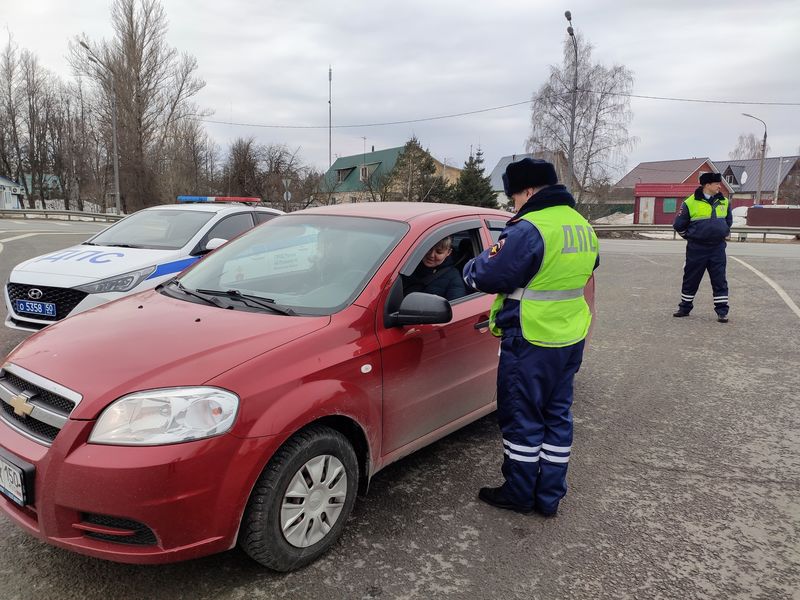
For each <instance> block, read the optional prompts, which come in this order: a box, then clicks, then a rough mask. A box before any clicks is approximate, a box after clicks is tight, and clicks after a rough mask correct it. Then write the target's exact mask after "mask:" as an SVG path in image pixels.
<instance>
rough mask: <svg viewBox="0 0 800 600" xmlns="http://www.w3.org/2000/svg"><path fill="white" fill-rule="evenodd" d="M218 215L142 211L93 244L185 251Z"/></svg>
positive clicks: (190, 212) (102, 234)
mask: <svg viewBox="0 0 800 600" xmlns="http://www.w3.org/2000/svg"><path fill="white" fill-rule="evenodd" d="M214 214H215V213H213V212H201V211H195V210H142V211H139V212H137V213H133V214H132V215H131V216H129V217H126V218H124V219H123V220H122V221H119V222H118V223H115V224H114V225H112V226H111V227H109V228H108V229H106V230H105V231H102V232H101V233H99V234H97V235H96V236H94V237H93V238H92V239H90V240H89V243H91V244H95V245H97V246H118V245H122V246H133V247H135V248H153V249H158V250H177V249H178V248H183V247H184V246H185V245H186V244H187V242H188V241H189V240H191V239H192V238H193V237H194V235H195V234H196V233H197V232H198V231H200V229H201V228H202V227H203V225H205V224H206V223H208V221H209V220H210V219H211V217H213V216H214Z"/></svg>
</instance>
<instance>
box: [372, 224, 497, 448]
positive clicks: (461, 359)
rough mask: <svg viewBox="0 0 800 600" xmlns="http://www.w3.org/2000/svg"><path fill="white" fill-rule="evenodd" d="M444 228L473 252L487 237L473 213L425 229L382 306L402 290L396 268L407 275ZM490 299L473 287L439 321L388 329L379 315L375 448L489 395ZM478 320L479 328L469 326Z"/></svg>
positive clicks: (419, 433) (476, 405)
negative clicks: (379, 408) (379, 433)
mask: <svg viewBox="0 0 800 600" xmlns="http://www.w3.org/2000/svg"><path fill="white" fill-rule="evenodd" d="M448 235H451V236H453V235H454V236H456V237H457V238H460V239H461V240H464V239H470V240H472V246H473V247H472V255H473V256H474V255H476V254H478V253H479V252H481V251H482V250H483V249H484V247H485V246H486V243H487V241H486V236H485V235H484V233H483V231H482V225H481V222H480V220H478V219H477V218H473V219H461V220H459V221H456V222H449V223H447V224H445V225H441V226H438V227H435V228H433V229H431V230H428V231H427V232H425V233H424V234H423V235H422V236H421V237H420V238H419V239H418V241H417V242H416V244H415V246H414V248H413V249H412V250H411V251H410V253H409V254H408V255H407V259H406V260H405V261H404V263H403V264H402V265H401V267H400V269H399V271H398V272H397V273H395V275H394V278H393V280H392V281H393V283H391V285H390V287H391V291H390V292H389V293H387V294H386V296H385V300H384V310H385V311H386V310H388V311H390V312H391V311H393V310H396V309H397V307H398V306H399V302H400V301H401V300H402V293H399V294H398V287H402V278H401V275H410V274H411V273H412V272H413V271H414V269H415V267H416V266H417V265H418V264H419V262H420V261H421V259H422V257H423V256H424V255H425V253H426V252H427V251H428V250H430V249H431V248H432V247H433V246H434V245H435V244H436V243H437V242H438V241H439V240H441V239H442V238H443V237H446V236H448ZM460 245H461V246H462V247H463V246H464V244H463V243H462V244H460ZM458 262H460V263H461V265H462V266H463V262H465V261H458ZM459 269H460V267H459ZM492 301H493V297H492V296H489V295H487V294H483V293H480V292H472V293H469V294H468V295H467V296H464V297H462V298H458V299H455V300H452V301H451V302H450V304H451V307H452V311H453V318H452V319H451V321H450V322H449V323H443V324H436V325H413V326H402V327H389V328H387V327H384V326H383V325H384V324H383V322H382V321H381V319H380V318H379V319H378V320H379V324H378V339H379V342H380V345H381V354H382V360H383V417H382V419H383V442H382V455H384V456H385V455H387V454H389V453H391V452H394V451H396V450H398V449H400V448H402V447H403V446H405V445H407V444H410V443H413V442H414V441H416V440H418V439H419V438H421V437H423V436H426V435H428V434H431V433H433V432H435V431H436V430H438V429H441V428H442V427H445V426H447V425H448V424H450V423H452V422H453V421H456V420H457V419H459V418H462V417H464V416H466V415H469V414H470V413H473V412H475V411H477V410H480V409H481V408H484V409H485V408H486V407H487V405H489V404H491V403H492V402H493V401H494V397H495V383H496V369H497V352H498V347H499V342H498V341H497V339H495V338H494V337H493V336H492V335H491V334H490V333H489V332H488V329H487V328H486V326H485V325H486V322H487V320H488V318H489V309H490V307H491V304H492ZM392 304H395V305H398V306H391V305H392ZM478 324H483V325H484V327H481V328H479V329H476V325H478Z"/></svg>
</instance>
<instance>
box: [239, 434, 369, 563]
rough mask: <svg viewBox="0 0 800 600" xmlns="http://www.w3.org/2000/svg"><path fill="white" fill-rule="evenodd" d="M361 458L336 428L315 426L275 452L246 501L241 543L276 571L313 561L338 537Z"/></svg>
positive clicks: (353, 494)
mask: <svg viewBox="0 0 800 600" xmlns="http://www.w3.org/2000/svg"><path fill="white" fill-rule="evenodd" d="M357 489H358V462H357V459H356V454H355V451H354V450H353V447H352V446H351V444H350V442H349V441H348V440H347V438H346V437H344V436H343V435H342V434H341V433H339V432H338V431H336V430H334V429H331V428H330V427H325V426H315V427H312V428H310V429H308V430H306V431H302V432H300V433H298V434H296V435H295V436H293V437H292V438H290V439H289V441H287V442H286V443H285V444H284V445H283V446H282V447H281V448H280V449H279V450H278V452H276V453H275V456H273V457H272V460H270V462H269V464H268V465H267V466H266V468H265V469H264V471H263V473H262V474H261V476H260V477H259V479H258V481H257V482H256V485H255V488H254V489H253V493H252V494H251V495H250V500H249V501H248V503H247V509H246V510H245V514H244V518H243V520H242V528H241V532H240V535H239V545H240V546H241V547H242V548H243V549H244V551H245V552H246V553H247V554H248V555H250V557H252V558H253V559H254V560H256V561H257V562H259V563H261V564H262V565H264V566H266V567H269V568H270V569H274V570H276V571H291V570H293V569H297V568H299V567H302V566H304V565H307V564H308V563H310V562H312V561H313V560H315V559H316V558H317V557H319V556H320V555H321V554H323V553H324V552H326V551H327V550H328V549H329V548H330V547H331V546H332V545H333V544H334V543H335V542H336V540H337V539H338V538H339V536H340V535H341V533H342V530H343V529H344V525H345V522H346V521H347V517H348V516H349V515H350V512H351V511H352V509H353V504H354V503H355V497H356V490H357Z"/></svg>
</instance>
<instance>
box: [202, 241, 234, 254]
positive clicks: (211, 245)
mask: <svg viewBox="0 0 800 600" xmlns="http://www.w3.org/2000/svg"><path fill="white" fill-rule="evenodd" d="M227 243H228V240H224V239H222V238H211V239H210V240H208V241H207V242H206V247H205V248H204V250H205V251H206V252H211V251H212V250H216V249H217V248H219V247H220V246H222V245H223V244H227Z"/></svg>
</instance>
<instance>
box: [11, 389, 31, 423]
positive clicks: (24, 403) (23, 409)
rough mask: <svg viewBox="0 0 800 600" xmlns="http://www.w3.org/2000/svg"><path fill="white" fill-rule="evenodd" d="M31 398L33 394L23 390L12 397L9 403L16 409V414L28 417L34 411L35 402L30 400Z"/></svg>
mask: <svg viewBox="0 0 800 600" xmlns="http://www.w3.org/2000/svg"><path fill="white" fill-rule="evenodd" d="M30 399H31V396H30V395H29V394H28V393H27V392H22V393H21V394H17V395H15V396H12V397H11V400H9V401H8V403H9V404H10V405H11V408H13V409H14V414H15V415H17V416H18V417H28V416H30V414H31V413H32V412H33V408H34V406H33V404H31V403H30V402H28V400H30Z"/></svg>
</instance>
